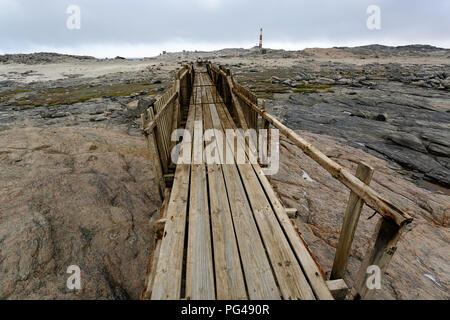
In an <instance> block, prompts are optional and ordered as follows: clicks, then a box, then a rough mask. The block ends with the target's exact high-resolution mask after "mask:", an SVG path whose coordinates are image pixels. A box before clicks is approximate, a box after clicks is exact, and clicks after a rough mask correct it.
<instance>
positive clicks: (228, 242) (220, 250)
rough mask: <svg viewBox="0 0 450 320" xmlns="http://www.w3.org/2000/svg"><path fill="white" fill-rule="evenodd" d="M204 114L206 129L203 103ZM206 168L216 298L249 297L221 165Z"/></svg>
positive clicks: (207, 118) (207, 114)
mask: <svg viewBox="0 0 450 320" xmlns="http://www.w3.org/2000/svg"><path fill="white" fill-rule="evenodd" d="M203 114H204V117H203V120H204V128H205V130H208V129H212V128H213V127H212V121H211V115H210V112H209V106H206V105H205V106H204V108H203ZM213 139H214V138H213ZM211 143H214V144H215V145H216V150H218V149H217V148H219V145H218V144H217V143H216V140H213V141H212V142H211ZM206 160H207V161H208V163H212V159H211V155H210V154H209V153H206ZM207 168H208V181H209V199H210V210H211V226H212V238H213V248H214V267H215V276H216V284H217V285H216V292H217V299H218V300H244V299H247V298H248V297H247V292H246V288H245V282H244V275H243V272H242V266H241V262H240V258H239V251H238V245H237V242H236V236H235V231H234V226H233V220H232V217H231V209H230V205H229V202H228V194H227V189H226V186H225V181H224V177H223V172H222V166H221V165H220V164H208V165H207Z"/></svg>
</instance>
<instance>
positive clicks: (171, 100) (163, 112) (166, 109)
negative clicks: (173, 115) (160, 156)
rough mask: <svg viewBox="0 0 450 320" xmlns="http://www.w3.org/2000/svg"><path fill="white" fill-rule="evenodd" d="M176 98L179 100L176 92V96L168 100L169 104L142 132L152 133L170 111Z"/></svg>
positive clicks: (167, 103)
mask: <svg viewBox="0 0 450 320" xmlns="http://www.w3.org/2000/svg"><path fill="white" fill-rule="evenodd" d="M176 98H178V92H177V91H175V92H174V94H173V95H172V96H171V97H170V98H169V100H167V102H166V103H165V105H164V107H163V108H162V109H161V110H160V111H159V113H158V114H157V115H156V116H155V118H154V119H153V120H152V121H150V123H149V124H148V125H147V126H146V127H145V128H143V129H142V130H143V131H144V132H147V133H150V132H151V131H152V130H153V129H154V128H155V127H156V124H157V123H158V120H159V119H160V118H161V117H162V116H163V115H164V114H165V113H166V112H167V111H168V110H169V106H170V104H171V103H172V102H173V101H174V100H175V99H176Z"/></svg>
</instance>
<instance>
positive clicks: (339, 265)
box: [330, 162, 374, 280]
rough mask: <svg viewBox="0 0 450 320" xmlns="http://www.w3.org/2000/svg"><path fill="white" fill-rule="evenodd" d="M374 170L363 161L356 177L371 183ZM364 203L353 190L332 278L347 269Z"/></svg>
mask: <svg viewBox="0 0 450 320" xmlns="http://www.w3.org/2000/svg"><path fill="white" fill-rule="evenodd" d="M373 172H374V170H373V168H371V167H369V166H368V165H366V164H365V163H363V162H361V163H359V165H358V168H357V169H356V177H357V178H358V179H359V180H361V181H362V182H364V183H365V184H367V185H369V184H370V181H371V180H372V176H373ZM363 205H364V201H363V200H362V199H361V198H360V197H359V196H358V195H357V194H356V193H354V192H353V191H352V192H351V193H350V198H349V200H348V203H347V209H346V210H345V215H344V220H343V223H342V229H341V235H340V237H339V242H338V245H337V248H336V254H335V256H334V263H333V268H332V271H331V276H330V280H334V279H343V278H344V275H345V269H346V268H347V260H348V257H349V256H350V249H351V247H352V243H353V238H354V236H355V231H356V227H357V226H358V221H359V216H360V214H361V210H362V208H363Z"/></svg>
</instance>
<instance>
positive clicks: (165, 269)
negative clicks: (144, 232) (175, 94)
mask: <svg viewBox="0 0 450 320" xmlns="http://www.w3.org/2000/svg"><path fill="white" fill-rule="evenodd" d="M194 116H195V109H194V108H190V110H189V115H188V120H187V123H186V129H187V130H188V131H189V132H190V133H191V135H192V133H193V126H194ZM186 144H187V143H186ZM187 149H188V148H187V146H186V148H185V150H187ZM190 171H191V170H190V165H189V164H179V165H178V166H177V168H176V172H175V179H174V185H173V189H172V194H171V197H170V202H169V206H168V209H167V222H166V227H165V231H164V238H163V240H162V243H161V249H160V256H159V259H158V265H157V269H156V275H155V280H154V285H153V291H152V296H151V297H152V300H175V299H180V298H181V280H182V279H181V277H182V269H183V255H184V254H183V251H184V241H185V229H186V215H187V200H188V192H189V183H190V181H189V180H190Z"/></svg>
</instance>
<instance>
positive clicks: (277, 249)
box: [217, 105, 315, 300]
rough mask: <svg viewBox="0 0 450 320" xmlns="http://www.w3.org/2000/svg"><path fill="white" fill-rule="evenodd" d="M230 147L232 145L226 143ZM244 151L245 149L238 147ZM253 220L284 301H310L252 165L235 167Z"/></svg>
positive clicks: (222, 111) (224, 119)
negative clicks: (239, 174)
mask: <svg viewBox="0 0 450 320" xmlns="http://www.w3.org/2000/svg"><path fill="white" fill-rule="evenodd" d="M217 109H218V115H219V117H220V118H221V120H222V124H223V125H224V129H232V126H231V125H230V124H229V120H228V118H227V116H226V114H225V110H226V109H225V108H224V107H223V105H217ZM228 143H229V144H230V146H232V145H234V141H232V140H228ZM241 147H244V146H241ZM237 167H238V169H239V171H240V173H241V176H242V181H243V184H244V187H245V189H246V192H247V195H248V198H249V201H250V205H251V207H252V209H253V214H254V218H255V220H256V222H257V225H258V227H259V231H260V233H261V237H262V239H263V242H264V244H265V247H266V250H267V252H268V256H269V259H270V261H271V264H272V268H273V269H274V272H275V275H276V278H277V281H278V284H279V286H280V290H281V292H282V294H283V298H284V299H287V300H291V299H295V300H297V299H301V300H306V299H308V300H313V299H315V296H314V294H313V291H312V289H311V287H310V285H309V284H308V281H307V280H306V278H305V276H304V274H303V271H302V269H301V267H300V265H299V264H298V262H297V259H296V257H295V255H294V253H293V252H292V250H291V248H290V246H289V243H288V241H287V240H286V238H285V237H284V233H283V230H282V229H281V227H280V225H279V223H278V221H277V218H276V217H275V214H274V212H273V210H272V207H271V205H270V203H269V202H268V200H267V198H266V195H265V193H264V190H263V189H262V187H261V185H260V183H259V180H258V177H257V176H256V174H255V171H254V170H253V169H252V166H251V164H249V163H247V164H238V166H237Z"/></svg>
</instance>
